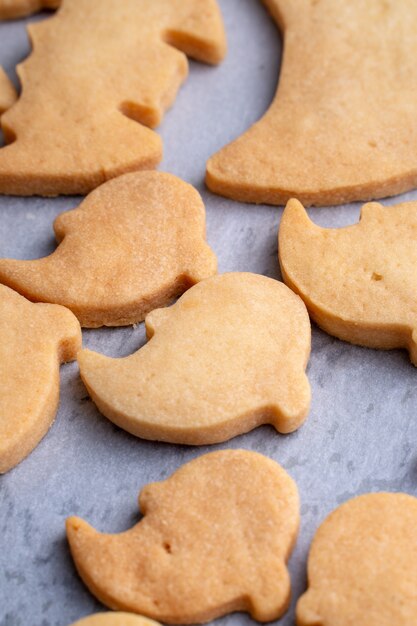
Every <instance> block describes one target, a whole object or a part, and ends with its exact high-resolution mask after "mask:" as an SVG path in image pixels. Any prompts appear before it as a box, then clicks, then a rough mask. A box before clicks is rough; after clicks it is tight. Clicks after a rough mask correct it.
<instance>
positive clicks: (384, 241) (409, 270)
mask: <svg viewBox="0 0 417 626" xmlns="http://www.w3.org/2000/svg"><path fill="white" fill-rule="evenodd" d="M279 259H280V264H281V270H282V275H283V278H284V280H285V282H286V283H287V285H288V286H289V287H291V289H293V290H294V291H295V292H296V293H298V294H299V295H300V296H301V297H302V299H303V300H304V302H305V304H306V305H307V308H308V310H309V313H310V315H311V317H312V319H314V321H315V322H317V324H318V325H319V326H320V327H321V328H323V329H324V330H325V331H326V332H328V333H330V334H331V335H335V336H336V337H339V338H340V339H344V340H345V341H349V342H351V343H356V344H359V345H363V346H369V347H371V348H382V349H390V348H406V349H407V350H409V352H410V358H411V360H412V362H413V363H414V364H415V365H417V308H416V301H417V272H416V270H415V268H416V267H417V202H406V203H403V204H398V205H396V206H388V207H384V206H382V205H380V204H377V203H376V202H374V203H370V204H366V205H364V206H363V208H362V212H361V220H360V223H359V224H355V225H353V226H347V227H345V228H333V229H327V228H320V227H319V226H317V225H316V224H314V223H313V222H312V221H311V220H310V219H309V217H308V215H307V212H306V211H305V209H304V208H303V206H302V205H301V204H300V202H298V200H291V201H290V202H289V203H288V205H287V207H286V209H285V211H284V214H283V217H282V220H281V225H280V229H279Z"/></svg>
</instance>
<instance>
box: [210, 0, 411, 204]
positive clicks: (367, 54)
mask: <svg viewBox="0 0 417 626" xmlns="http://www.w3.org/2000/svg"><path fill="white" fill-rule="evenodd" d="M263 2H264V4H265V5H266V7H267V8H268V9H269V11H270V12H271V15H272V17H273V18H274V20H275V21H276V22H277V24H278V25H279V27H280V29H281V30H282V33H283V42H284V50H283V57H282V68H281V75H280V79H279V85H278V91H277V94H276V97H275V99H274V101H273V103H272V104H271V106H270V108H269V110H268V112H267V113H266V114H265V116H264V117H263V118H262V119H261V120H260V121H258V122H257V123H256V124H255V125H254V126H253V127H252V128H250V129H249V130H248V131H247V132H246V133H245V134H244V135H242V136H241V137H239V138H238V139H236V140H235V141H233V142H232V143H231V144H229V145H228V146H226V147H225V148H223V149H222V150H220V152H218V153H217V154H215V155H214V156H213V157H212V158H211V159H210V160H209V162H208V164H207V183H208V186H209V188H210V189H211V190H212V191H214V192H216V193H219V194H221V195H224V196H227V197H230V198H233V199H235V200H241V201H245V202H256V203H270V204H285V203H286V202H287V201H288V200H289V199H290V198H292V197H295V198H298V199H299V200H301V201H302V202H303V203H304V204H305V205H310V204H315V205H332V204H340V203H343V202H350V201H353V200H370V199H375V198H382V197H385V196H388V195H394V194H397V193H400V192H403V191H405V190H407V189H411V188H413V187H415V186H416V185H417V151H416V146H417V64H416V62H415V59H416V57H417V38H416V36H415V24H416V22H417V3H416V2H415V0H349V1H348V2H341V1H340V0H263Z"/></svg>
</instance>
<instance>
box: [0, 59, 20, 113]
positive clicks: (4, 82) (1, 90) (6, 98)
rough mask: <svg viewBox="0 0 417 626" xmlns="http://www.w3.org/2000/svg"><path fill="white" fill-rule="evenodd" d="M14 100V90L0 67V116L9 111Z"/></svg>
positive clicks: (15, 95) (15, 94)
mask: <svg viewBox="0 0 417 626" xmlns="http://www.w3.org/2000/svg"><path fill="white" fill-rule="evenodd" d="M16 100H17V93H16V90H15V88H14V87H13V85H12V83H11V82H10V80H9V79H8V77H7V75H6V73H5V71H4V70H3V68H2V67H0V115H1V114H2V113H4V112H5V111H7V109H10V107H11V106H12V104H14V102H15V101H16Z"/></svg>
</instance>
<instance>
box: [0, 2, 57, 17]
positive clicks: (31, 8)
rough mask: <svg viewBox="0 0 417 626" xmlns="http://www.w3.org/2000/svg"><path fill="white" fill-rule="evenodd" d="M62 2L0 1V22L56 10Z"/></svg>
mask: <svg viewBox="0 0 417 626" xmlns="http://www.w3.org/2000/svg"><path fill="white" fill-rule="evenodd" d="M61 2H62V0H0V20H11V19H15V18H17V17H25V16H26V15H31V14H32V13H37V12H38V11H42V9H57V8H58V7H59V6H60V5H61Z"/></svg>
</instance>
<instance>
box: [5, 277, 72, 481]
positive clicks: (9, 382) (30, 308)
mask: <svg viewBox="0 0 417 626" xmlns="http://www.w3.org/2000/svg"><path fill="white" fill-rule="evenodd" d="M80 348H81V329H80V325H79V324H78V322H77V320H76V318H75V317H74V316H73V314H72V313H71V312H70V311H68V310H67V309H65V308H64V307H60V306H55V305H50V304H32V303H31V302H28V301H27V300H26V299H25V298H23V297H22V296H20V295H19V294H17V293H16V292H14V291H12V290H11V289H9V288H8V287H4V286H3V285H0V473H2V474H3V473H5V472H7V471H8V470H10V469H11V468H12V467H14V466H15V465H17V464H18V463H20V461H22V459H24V458H25V457H26V456H27V455H28V454H29V453H30V452H31V451H32V450H33V449H34V448H35V447H36V446H37V445H38V443H39V442H40V440H41V439H42V438H43V436H44V435H45V434H46V433H47V431H48V429H49V427H50V426H51V424H52V422H53V421H54V419H55V414H56V411H57V408H58V400H59V365H60V363H64V362H66V361H72V360H74V359H75V357H76V354H77V352H78V350H79V349H80Z"/></svg>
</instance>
